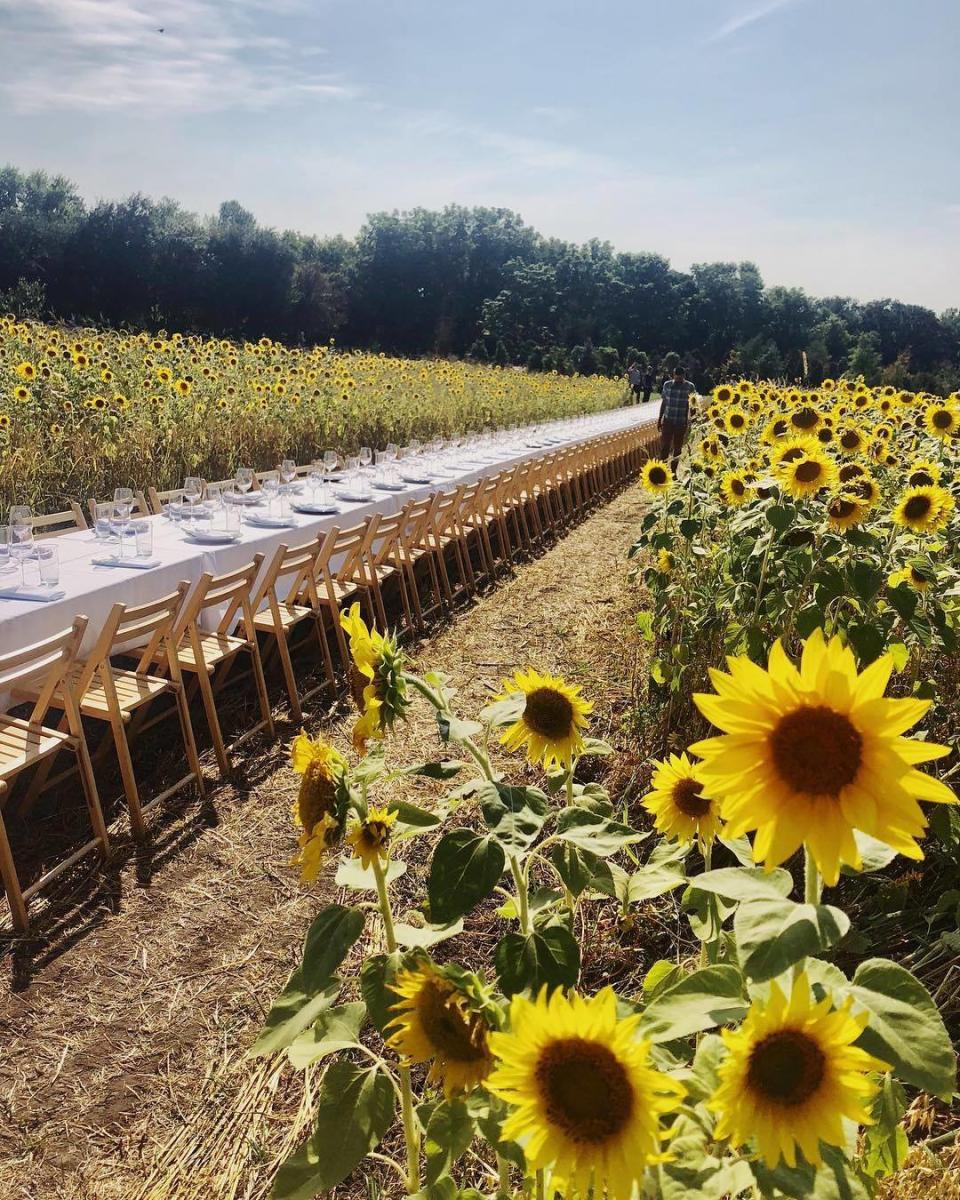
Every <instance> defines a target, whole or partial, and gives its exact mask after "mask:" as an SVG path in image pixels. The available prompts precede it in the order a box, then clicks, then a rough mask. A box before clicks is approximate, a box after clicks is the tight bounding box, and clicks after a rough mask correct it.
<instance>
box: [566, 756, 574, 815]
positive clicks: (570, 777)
mask: <svg viewBox="0 0 960 1200" xmlns="http://www.w3.org/2000/svg"><path fill="white" fill-rule="evenodd" d="M575 766H576V759H571V760H570V770H569V771H567V779H566V788H567V808H572V807H573V772H574V768H575Z"/></svg>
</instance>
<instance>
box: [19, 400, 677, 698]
mask: <svg viewBox="0 0 960 1200" xmlns="http://www.w3.org/2000/svg"><path fill="white" fill-rule="evenodd" d="M657 408H658V402H651V403H650V404H641V405H634V406H632V407H629V408H620V409H613V410H611V411H610V412H606V413H600V414H597V415H595V416H593V417H590V418H587V419H580V420H577V421H571V422H556V423H555V425H554V426H552V427H548V428H547V434H548V437H549V440H548V441H544V442H542V443H541V444H539V445H531V444H526V443H522V442H520V441H517V442H514V443H512V444H507V445H506V446H504V447H502V448H499V449H497V450H496V451H494V452H493V453H492V455H491V460H490V461H481V460H479V459H477V458H474V459H471V458H470V457H469V456H468V455H466V454H459V455H458V456H455V457H453V458H451V459H449V466H448V469H449V474H448V475H447V477H445V478H442V479H438V480H437V481H436V482H434V483H431V484H410V485H408V486H407V487H405V488H404V490H403V491H402V492H383V491H377V490H376V489H374V493H373V497H372V498H371V499H370V500H367V501H360V502H357V503H351V502H348V501H345V500H338V502H337V503H338V505H339V509H340V511H339V512H337V513H334V514H330V515H327V516H306V515H301V514H298V513H291V518H290V519H291V521H292V524H291V525H290V526H287V527H286V528H282V529H279V528H276V529H264V528H255V527H253V526H250V525H246V524H244V525H243V526H242V537H241V540H240V541H238V542H234V543H226V544H222V545H199V544H197V543H195V542H191V541H189V540H187V537H186V536H185V533H184V529H183V527H182V526H178V525H176V524H174V523H173V522H172V521H170V520H169V519H168V518H167V517H151V518H150V521H151V524H152V526H153V556H154V557H155V558H157V559H159V560H160V561H159V564H158V565H157V566H156V567H152V568H150V569H148V570H136V569H132V568H130V569H127V568H121V567H104V566H94V565H93V564H92V562H91V559H92V558H95V557H100V556H102V555H103V554H104V552H105V551H106V550H107V547H105V546H104V544H103V543H102V542H99V541H97V540H96V537H95V534H94V532H93V531H92V530H89V531H77V532H76V533H67V534H63V535H61V536H60V537H58V538H57V539H56V541H55V545H56V546H57V548H58V550H59V554H60V585H59V586H60V587H61V588H62V589H63V590H64V592H65V595H64V596H63V597H62V598H61V599H58V600H54V601H50V602H47V603H43V602H36V601H23V600H8V599H0V653H2V652H7V651H11V650H15V649H17V648H18V647H20V646H27V645H30V644H32V643H33V642H37V641H40V640H41V639H42V638H44V637H49V636H50V635H51V634H53V633H56V632H58V631H59V630H61V629H65V628H67V627H68V626H69V625H70V624H71V623H72V622H73V620H74V618H75V617H76V616H78V615H80V614H83V615H85V616H86V617H87V618H88V621H89V624H88V626H87V634H86V640H85V643H84V646H83V649H84V650H86V649H89V647H90V645H91V644H92V642H93V641H94V640H95V638H96V636H97V634H98V633H99V631H100V629H101V627H102V625H103V622H104V621H105V619H106V617H107V616H108V614H109V613H110V611H111V609H112V607H113V605H114V604H117V603H124V604H127V605H136V604H142V603H146V602H147V601H149V600H152V599H156V598H157V597H159V596H163V595H166V594H167V593H169V592H172V591H174V590H175V589H176V587H177V585H178V584H179V583H180V582H181V580H186V581H187V582H188V583H190V584H194V583H196V582H197V581H198V580H199V579H200V577H201V576H202V575H203V574H204V573H205V572H211V573H212V574H215V575H220V574H223V573H224V572H227V571H231V570H234V569H236V568H238V567H241V566H243V565H244V564H245V563H248V562H249V561H250V560H251V559H252V558H253V556H254V554H257V553H260V554H263V555H264V556H265V558H266V559H267V560H268V561H269V558H270V556H271V555H272V554H273V553H274V552H275V550H276V548H277V546H279V545H281V544H286V545H298V544H302V543H304V542H308V541H310V540H311V539H312V538H315V537H318V536H319V535H320V534H322V533H325V532H327V531H328V530H330V529H331V528H333V527H334V526H339V527H340V528H345V527H350V526H353V525H357V524H359V523H361V522H362V521H365V520H366V519H367V518H368V517H370V516H371V515H372V514H373V513H375V512H381V513H384V514H389V513H393V512H396V511H398V510H399V509H400V508H402V507H403V506H404V505H405V504H407V503H408V502H409V501H410V500H416V499H420V498H422V497H424V496H427V495H430V494H431V493H432V492H435V491H437V490H438V489H443V490H445V491H447V490H452V489H453V488H455V487H458V486H459V485H460V484H464V483H471V482H473V481H474V480H476V479H480V478H483V477H485V476H490V475H494V474H496V473H497V472H499V471H502V470H504V469H506V468H508V467H510V466H513V465H515V464H517V463H520V462H525V461H528V460H529V459H535V458H538V457H542V456H545V455H547V454H550V453H553V452H554V451H556V450H558V449H562V448H563V447H566V446H571V445H575V444H577V443H579V442H583V441H587V440H591V439H593V438H596V437H600V436H603V435H605V434H611V433H617V432H620V431H622V430H624V429H628V428H631V427H633V426H637V425H640V424H643V423H644V422H647V421H649V420H651V419H652V418H654V417H655V416H656V411H657ZM242 511H243V510H241V512H242ZM16 578H17V576H15V575H13V574H12V573H10V574H8V575H0V582H7V581H9V580H13V581H14V582H15V581H16ZM0 690H2V689H0ZM0 699H2V697H0Z"/></svg>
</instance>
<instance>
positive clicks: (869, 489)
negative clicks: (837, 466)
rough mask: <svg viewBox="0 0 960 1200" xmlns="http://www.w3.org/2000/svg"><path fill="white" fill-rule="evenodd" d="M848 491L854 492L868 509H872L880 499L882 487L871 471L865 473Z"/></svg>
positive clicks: (855, 480)
mask: <svg viewBox="0 0 960 1200" xmlns="http://www.w3.org/2000/svg"><path fill="white" fill-rule="evenodd" d="M851 465H852V464H851ZM847 490H848V491H852V492H853V493H854V494H855V495H856V496H857V497H858V498H859V499H860V500H861V502H862V503H863V504H864V506H865V507H866V508H872V507H873V506H874V505H875V504H876V503H877V501H878V500H879V499H880V485H879V484H878V483H877V481H876V480H875V479H874V477H873V476H872V475H871V474H870V472H869V471H864V472H863V474H862V475H861V476H859V478H856V479H854V481H853V484H852V486H851V487H850V488H848V489H847Z"/></svg>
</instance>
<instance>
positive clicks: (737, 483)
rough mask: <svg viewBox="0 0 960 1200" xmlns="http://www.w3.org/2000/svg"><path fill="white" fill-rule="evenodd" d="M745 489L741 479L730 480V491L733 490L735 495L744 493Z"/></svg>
mask: <svg viewBox="0 0 960 1200" xmlns="http://www.w3.org/2000/svg"><path fill="white" fill-rule="evenodd" d="M746 490H747V489H746V488H745V487H744V486H743V481H742V480H740V479H731V480H730V491H731V492H733V494H734V495H735V496H742V495H744V494H745V493H746Z"/></svg>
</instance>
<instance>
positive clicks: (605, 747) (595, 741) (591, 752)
mask: <svg viewBox="0 0 960 1200" xmlns="http://www.w3.org/2000/svg"><path fill="white" fill-rule="evenodd" d="M612 753H613V747H612V746H611V745H610V743H609V742H604V741H601V739H600V738H595V737H586V738H584V739H583V749H582V750H581V751H580V758H609V757H610V755H611V754H612Z"/></svg>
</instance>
